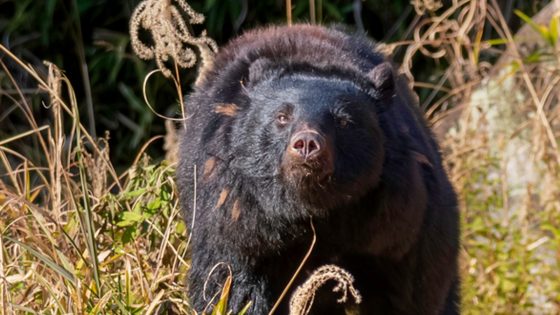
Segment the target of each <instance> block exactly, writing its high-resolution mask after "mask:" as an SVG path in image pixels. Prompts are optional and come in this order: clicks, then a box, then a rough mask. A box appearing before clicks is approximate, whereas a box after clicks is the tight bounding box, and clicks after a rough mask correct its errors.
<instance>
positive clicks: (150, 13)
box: [130, 0, 218, 77]
mask: <svg viewBox="0 0 560 315" xmlns="http://www.w3.org/2000/svg"><path fill="white" fill-rule="evenodd" d="M179 9H181V11H180V10H179ZM183 15H186V17H187V21H185V19H184V17H183ZM202 22H204V16H203V15H202V14H199V13H197V12H195V11H194V10H193V9H192V8H191V7H190V6H189V5H188V4H187V2H186V1H185V0H144V1H143V2H141V3H140V4H139V5H138V6H137V7H136V9H135V10H134V12H133V13H132V17H131V18H130V37H131V43H132V48H133V49H134V51H135V52H136V54H137V55H138V56H139V57H140V58H142V59H145V60H148V59H155V60H156V63H157V65H158V67H159V68H160V69H161V71H162V73H163V74H164V75H165V76H166V77H171V75H172V74H171V71H170V70H169V69H168V68H167V66H166V65H165V62H166V61H168V60H169V57H172V58H173V59H174V60H175V62H176V63H177V65H178V66H180V67H182V68H191V67H193V66H194V65H195V64H196V61H197V56H196V52H195V51H194V50H193V49H192V48H191V47H192V46H195V47H197V48H198V50H199V54H200V58H201V60H202V64H203V66H204V65H206V64H208V63H210V62H211V60H212V57H213V55H214V53H216V52H217V51H218V46H217V45H216V42H214V40H213V39H211V38H209V37H208V36H207V35H206V31H203V32H202V33H201V34H200V36H199V37H196V36H194V35H193V34H192V33H191V31H190V30H189V27H188V26H189V25H193V24H201V23H202ZM140 29H145V30H147V31H149V32H150V33H151V35H152V41H153V45H147V44H145V43H143V42H142V41H141V40H140V39H139V37H138V33H139V31H140Z"/></svg>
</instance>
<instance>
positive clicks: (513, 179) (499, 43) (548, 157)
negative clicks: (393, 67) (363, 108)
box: [400, 0, 560, 314]
mask: <svg viewBox="0 0 560 315" xmlns="http://www.w3.org/2000/svg"><path fill="white" fill-rule="evenodd" d="M415 2H416V3H417V4H416V5H415V6H416V7H421V6H422V4H420V2H424V3H427V2H430V1H420V0H418V1H415ZM548 12H549V13H550V14H549V16H552V17H553V18H552V19H551V22H549V21H548V20H545V21H542V22H539V23H541V24H538V23H536V22H535V21H533V20H531V19H530V18H528V17H524V16H523V14H521V13H517V14H518V15H519V16H520V17H521V18H523V19H524V22H525V24H526V25H527V26H525V28H526V30H522V31H521V32H520V35H519V36H514V35H513V34H512V32H511V30H510V29H509V28H508V26H507V24H506V22H505V19H504V17H503V16H502V13H501V11H500V9H499V7H498V5H497V3H496V1H495V0H490V1H484V0H477V1H469V0H464V1H455V2H453V5H452V6H451V7H447V8H441V9H440V10H438V11H434V12H431V13H430V14H429V15H428V16H424V17H423V18H422V19H418V24H417V25H416V26H415V27H414V31H413V36H412V37H413V40H412V41H410V42H403V43H400V44H404V45H406V46H407V50H406V54H405V62H404V66H405V67H404V69H403V71H404V72H405V73H407V74H410V73H411V72H410V67H411V66H412V58H413V57H414V56H415V55H416V54H418V53H421V54H423V55H424V56H427V57H429V58H431V59H433V60H434V61H435V62H436V64H437V63H440V62H441V63H444V64H448V65H449V66H448V67H447V68H446V69H445V71H444V72H443V73H442V75H441V76H439V77H438V78H437V79H435V80H434V81H435V83H426V82H416V83H415V86H416V87H417V88H420V89H429V90H431V92H430V93H429V97H428V98H427V99H426V101H425V103H424V104H423V107H424V108H428V107H427V105H428V104H431V107H430V108H429V110H428V112H427V115H428V116H429V117H430V118H431V120H432V122H433V123H434V124H435V126H436V127H437V128H436V130H438V131H439V132H438V136H439V137H440V139H441V140H442V148H443V150H444V153H445V155H446V161H447V164H448V170H449V174H450V176H451V177H452V180H453V182H454V184H455V187H456V189H457V190H458V193H459V196H460V199H461V211H462V220H463V222H462V223H463V224H462V229H463V250H462V253H461V259H462V282H463V287H462V299H463V301H462V309H463V313H465V314H558V313H560V295H559V294H558V292H560V281H559V279H560V271H559V270H560V229H559V226H560V203H559V202H558V200H560V199H559V198H560V158H559V157H560V151H559V150H558V145H557V141H558V139H559V138H560V122H559V119H558V117H559V116H560V115H559V114H560V106H558V103H559V101H560V92H559V91H560V89H558V83H559V82H560V45H559V43H558V40H559V39H558V32H559V29H558V16H559V15H560V7H559V6H558V4H556V6H553V5H552V4H551V7H549V11H548ZM489 30H491V31H492V32H494V33H495V34H498V36H499V37H498V38H495V39H491V40H483V34H485V33H487V32H488V31H489ZM485 56H486V58H484V57H485ZM487 56H501V58H500V59H499V62H497V63H496V64H495V65H493V64H490V63H488V62H486V61H482V60H485V59H486V60H488V57H487ZM450 109H451V110H450Z"/></svg>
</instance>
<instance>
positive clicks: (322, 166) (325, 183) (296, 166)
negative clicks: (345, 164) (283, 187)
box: [282, 154, 334, 200]
mask: <svg viewBox="0 0 560 315" xmlns="http://www.w3.org/2000/svg"><path fill="white" fill-rule="evenodd" d="M333 174H334V163H333V159H332V157H331V156H330V154H326V155H323V156H321V157H320V158H316V159H294V158H290V157H289V156H286V157H285V158H284V161H283V163H282V176H283V177H284V180H285V181H286V182H287V184H288V185H289V186H290V187H291V189H293V190H294V191H296V192H297V193H298V194H299V195H300V197H301V198H303V199H307V200H315V199H317V198H319V199H320V198H324V197H325V195H326V194H328V191H330V190H331V189H330V187H331V186H332V182H333Z"/></svg>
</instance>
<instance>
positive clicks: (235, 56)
mask: <svg viewBox="0 0 560 315" xmlns="http://www.w3.org/2000/svg"><path fill="white" fill-rule="evenodd" d="M185 106H186V113H187V116H188V118H187V121H186V128H185V130H184V131H183V133H182V134H181V148H180V158H179V160H180V162H179V167H178V170H177V182H178V187H179V192H180V198H181V203H182V207H183V209H184V219H185V220H186V222H187V225H188V226H192V230H191V231H192V239H191V241H192V243H191V249H192V266H191V268H190V273H189V280H188V285H189V295H190V299H191V303H192V306H193V308H194V309H195V310H197V311H198V312H202V311H204V310H206V311H208V310H210V309H211V307H212V305H213V304H215V303H216V301H217V300H218V299H219V294H220V292H221V288H222V286H223V284H224V282H225V280H226V278H227V277H228V275H231V276H232V279H233V281H232V284H231V291H230V297H229V304H228V307H229V308H231V310H233V312H238V311H240V310H242V309H243V308H245V307H246V306H247V305H248V304H249V303H251V304H250V306H249V309H248V310H249V312H248V313H249V314H268V312H269V311H270V310H271V308H272V306H273V304H274V303H275V301H276V300H277V299H278V297H279V296H280V295H281V293H282V291H283V289H284V288H285V287H286V285H287V284H288V282H289V281H290V279H291V277H292V275H293V274H294V272H295V270H296V269H297V268H298V266H299V264H300V262H301V261H302V258H303V257H304V255H305V253H306V252H307V250H308V249H309V246H310V242H311V240H312V237H313V229H312V225H313V227H314V230H315V235H316V245H315V247H314V248H313V250H312V252H311V255H310V257H309V259H308V260H307V261H306V263H305V265H304V266H303V270H302V272H301V273H299V275H298V277H297V279H296V284H297V283H301V282H302V281H303V280H305V278H306V277H307V276H308V275H309V274H310V273H312V272H313V270H315V269H317V268H318V267H320V266H322V265H326V264H334V265H337V266H339V267H341V268H343V269H345V270H347V271H348V272H350V273H351V274H352V275H353V276H354V278H355V286H356V288H357V289H358V291H359V292H360V293H361V295H362V302H361V303H360V304H359V305H352V303H350V302H348V303H347V304H348V305H346V304H337V302H336V299H337V296H336V295H334V293H332V292H330V290H320V291H319V293H320V295H322V296H317V298H316V299H315V304H314V305H313V308H312V309H311V313H313V314H345V311H348V309H349V308H351V309H352V312H355V313H359V314H384V315H387V314H411V315H415V314H458V313H459V309H458V299H459V297H458V282H459V281H458V275H457V253H458V246H459V226H458V224H459V219H458V216H459V214H458V208H457V200H456V196H455V193H454V191H453V188H452V187H451V185H450V182H449V180H448V178H447V175H446V173H445V170H444V168H443V167H442V161H441V157H440V153H439V151H438V146H437V144H436V142H435V141H434V138H433V136H432V134H431V132H430V130H429V129H428V127H427V126H426V122H425V120H424V119H423V117H422V115H421V113H420V112H419V110H418V108H417V106H416V103H415V98H414V97H413V94H412V92H411V90H410V88H409V87H408V85H407V82H406V81H405V79H404V78H402V76H400V75H398V73H397V72H396V71H395V69H394V68H393V66H392V64H391V63H390V62H388V61H387V60H386V57H385V56H384V55H383V54H382V53H380V52H379V50H378V49H377V48H376V45H375V44H374V43H373V42H371V41H370V40H368V39H367V38H366V37H365V36H364V35H363V34H353V33H350V32H346V31H342V30H338V29H335V28H326V27H321V26H312V25H295V26H276V27H274V26H273V27H268V28H263V29H257V30H254V31H250V32H248V33H246V34H244V35H242V36H240V37H239V38H237V39H235V40H233V41H232V42H231V43H229V44H228V45H227V46H225V47H224V48H222V49H221V51H220V52H219V53H218V54H217V55H216V58H215V60H214V61H213V63H212V65H210V66H209V68H207V69H206V71H205V72H204V74H203V76H202V77H201V79H200V81H199V83H198V84H197V86H196V87H195V91H194V92H193V93H192V94H191V95H190V96H189V97H188V99H187V101H186V105H185ZM329 294H332V296H329ZM284 300H287V299H284ZM286 304H287V302H285V301H284V302H283V303H282V305H281V308H280V311H279V312H278V313H281V314H282V313H286V312H287V305H286ZM345 309H346V310H345Z"/></svg>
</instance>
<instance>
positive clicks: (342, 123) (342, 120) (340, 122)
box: [338, 117, 350, 128]
mask: <svg viewBox="0 0 560 315" xmlns="http://www.w3.org/2000/svg"><path fill="white" fill-rule="evenodd" d="M349 123H350V121H349V120H348V118H346V117H342V118H339V119H338V125H339V126H340V127H342V128H346V127H347V126H348V124H349Z"/></svg>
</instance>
